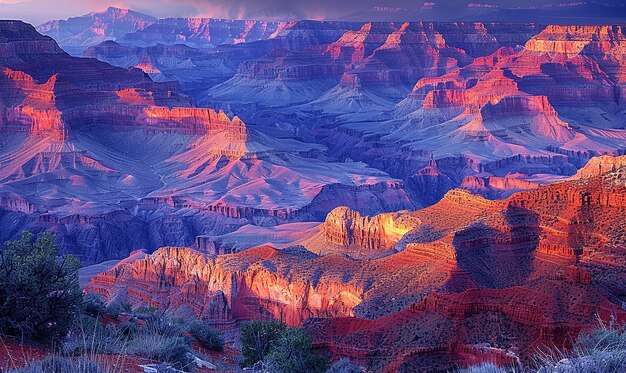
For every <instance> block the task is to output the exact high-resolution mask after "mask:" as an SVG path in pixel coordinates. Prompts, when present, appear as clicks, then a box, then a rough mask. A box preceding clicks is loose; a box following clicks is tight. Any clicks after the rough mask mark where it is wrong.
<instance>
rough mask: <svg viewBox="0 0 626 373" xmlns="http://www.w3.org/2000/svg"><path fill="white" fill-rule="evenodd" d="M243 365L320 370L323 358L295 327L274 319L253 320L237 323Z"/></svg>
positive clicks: (287, 371) (292, 371)
mask: <svg viewBox="0 0 626 373" xmlns="http://www.w3.org/2000/svg"><path fill="white" fill-rule="evenodd" d="M241 344H242V351H241V353H242V355H243V357H244V360H243V361H242V362H241V365H242V366H244V367H255V369H257V368H258V369H260V370H261V371H268V372H283V373H300V372H302V373H308V372H311V373H315V372H324V371H326V369H327V368H328V363H327V361H326V359H324V358H322V357H321V356H320V355H319V354H317V353H316V352H315V351H313V349H312V346H311V340H310V339H309V337H308V336H307V335H306V334H305V333H304V332H303V331H302V329H299V328H286V327H285V326H284V325H283V324H280V323H278V322H273V321H272V322H260V321H254V322H251V323H246V324H243V325H242V327H241Z"/></svg>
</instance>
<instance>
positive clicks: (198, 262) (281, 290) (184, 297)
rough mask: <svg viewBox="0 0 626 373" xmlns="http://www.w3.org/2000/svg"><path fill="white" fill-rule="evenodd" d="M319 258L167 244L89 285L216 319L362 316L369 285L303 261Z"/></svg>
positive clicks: (98, 290)
mask: <svg viewBox="0 0 626 373" xmlns="http://www.w3.org/2000/svg"><path fill="white" fill-rule="evenodd" d="M314 257H315V255H312V254H310V253H307V252H306V251H301V250H300V251H299V250H297V249H292V250H291V251H290V252H287V251H284V252H280V251H277V250H275V249H273V248H271V247H258V248H253V249H250V250H248V251H246V252H245V254H244V253H241V254H238V255H231V256H228V255H227V256H220V257H218V258H216V259H209V258H208V257H206V256H204V255H203V254H200V253H198V252H195V251H193V250H191V249H184V248H163V249H159V250H158V251H157V252H155V253H154V254H152V255H149V256H147V257H145V258H144V259H139V260H136V261H134V262H132V263H124V264H121V265H118V266H117V267H114V268H113V269H111V270H109V271H107V272H105V273H102V274H100V275H97V276H96V277H94V278H93V279H92V280H91V285H90V286H89V287H88V291H92V292H96V293H99V294H102V295H105V296H107V297H109V298H110V299H114V297H125V298H124V299H127V300H129V301H131V302H133V303H137V304H146V305H149V306H152V307H157V308H163V307H166V308H168V309H169V310H171V311H173V312H185V311H187V312H189V311H190V310H191V311H193V312H194V313H195V315H196V316H198V317H204V318H210V319H222V320H233V319H234V320H239V321H243V320H259V319H261V320H263V319H279V320H281V321H283V322H285V323H287V324H288V325H300V324H301V323H302V322H303V321H304V320H306V319H308V318H311V317H335V316H352V315H354V307H355V306H356V305H358V304H359V303H360V302H361V297H362V292H363V290H362V289H359V288H358V287H355V286H354V285H351V284H344V283H342V282H341V281H339V280H338V279H337V280H333V279H332V276H331V277H330V278H329V276H323V277H324V278H326V279H327V280H325V281H322V280H320V279H319V278H317V279H316V277H317V276H319V274H315V273H313V272H310V273H307V272H306V270H304V269H305V268H306V266H304V267H303V266H301V264H302V263H299V262H301V261H303V260H312V258H314ZM294 266H295V267H298V269H297V270H296V268H295V267H294ZM292 267H293V268H292ZM290 268H292V269H290ZM284 270H287V271H288V272H289V273H291V274H290V275H286V274H285V273H284V272H283V271H284ZM302 270H304V272H301V271H302ZM192 278H193V279H195V280H194V281H193V282H194V283H193V284H192V282H191V279H192ZM118 299H119V298H118Z"/></svg>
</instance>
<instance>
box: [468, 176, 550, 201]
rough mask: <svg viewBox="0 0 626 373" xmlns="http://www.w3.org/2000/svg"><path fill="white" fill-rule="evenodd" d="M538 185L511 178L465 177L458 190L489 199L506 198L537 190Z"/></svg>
mask: <svg viewBox="0 0 626 373" xmlns="http://www.w3.org/2000/svg"><path fill="white" fill-rule="evenodd" d="M538 187H539V184H537V183H534V182H532V181H527V180H523V179H517V178H513V177H496V176H489V177H477V176H466V177H465V178H463V181H462V182H461V185H460V186H459V188H461V189H465V190H468V191H470V192H472V193H476V194H480V195H482V196H485V197H488V198H491V199H500V198H506V197H508V196H509V195H511V194H513V193H515V192H519V191H524V190H531V189H535V188H538Z"/></svg>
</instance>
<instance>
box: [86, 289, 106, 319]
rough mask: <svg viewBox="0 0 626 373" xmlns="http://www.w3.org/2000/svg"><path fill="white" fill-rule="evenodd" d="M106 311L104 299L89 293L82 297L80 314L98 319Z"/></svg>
mask: <svg viewBox="0 0 626 373" xmlns="http://www.w3.org/2000/svg"><path fill="white" fill-rule="evenodd" d="M105 311H106V305H105V302H104V297H102V296H101V295H98V294H93V293H89V294H87V295H85V296H84V297H83V303H82V313H83V314H85V315H87V316H91V317H98V316H100V315H102V314H103V313H104V312H105Z"/></svg>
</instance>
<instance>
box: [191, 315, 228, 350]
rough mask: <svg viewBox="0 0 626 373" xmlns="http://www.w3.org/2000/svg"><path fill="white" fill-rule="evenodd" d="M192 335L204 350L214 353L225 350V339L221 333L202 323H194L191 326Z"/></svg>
mask: <svg viewBox="0 0 626 373" xmlns="http://www.w3.org/2000/svg"><path fill="white" fill-rule="evenodd" d="M189 334H191V335H192V336H193V337H194V338H195V339H197V340H198V342H199V343H200V344H201V345H202V347H204V348H208V349H209V350H212V351H223V350H224V339H223V338H222V336H220V334H219V332H218V331H217V330H216V329H214V328H211V327H210V326H208V325H207V324H206V323H203V322H202V321H193V322H191V323H190V324H189Z"/></svg>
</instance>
